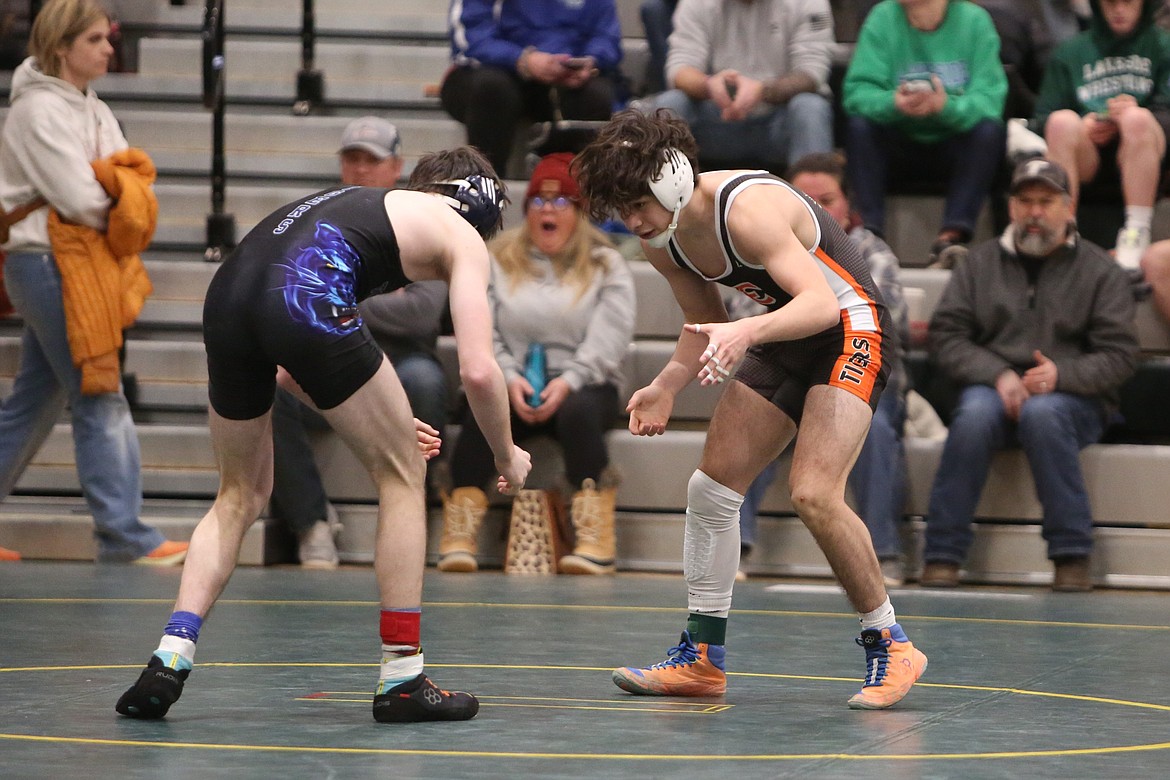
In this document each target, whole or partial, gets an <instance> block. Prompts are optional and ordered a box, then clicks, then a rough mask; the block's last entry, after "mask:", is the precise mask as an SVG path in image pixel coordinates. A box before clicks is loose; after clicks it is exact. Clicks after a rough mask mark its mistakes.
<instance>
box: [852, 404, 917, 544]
mask: <svg viewBox="0 0 1170 780" xmlns="http://www.w3.org/2000/svg"><path fill="white" fill-rule="evenodd" d="M905 422H906V399H905V397H904V396H903V395H902V394H901V393H896V392H893V391H889V392H885V393H882V397H881V398H880V399H879V400H878V407H877V411H876V412H874V415H873V421H872V422H871V423H870V425H869V433H868V434H867V435H866V437H865V444H864V445H862V447H861V453H860V454H859V455H858V456H857V462H856V463H854V464H853V471H851V472H850V473H849V487H850V488H852V490H853V498H854V500H855V501H856V502H857V513H858V514H859V515H861V519H862V520H863V521H864V522H865V527H866V528H868V529H869V535H870V538H872V539H873V550H874V552H876V553H877V557H878V559H879V560H883V561H886V560H897V559H898V558H899V557H900V556H901V555H902V540H901V538H900V537H899V535H898V529H899V526H900V525H901V522H902V515H903V511H904V509H905V506H906V455H905V451H904V450H903V447H902V428H903V425H904V424H905Z"/></svg>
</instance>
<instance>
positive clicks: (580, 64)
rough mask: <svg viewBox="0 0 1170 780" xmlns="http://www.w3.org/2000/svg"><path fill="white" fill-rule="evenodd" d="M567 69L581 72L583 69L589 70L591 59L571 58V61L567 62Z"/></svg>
mask: <svg viewBox="0 0 1170 780" xmlns="http://www.w3.org/2000/svg"><path fill="white" fill-rule="evenodd" d="M565 67H566V68H568V69H569V70H581V69H582V68H587V67H589V58H588V57H570V58H569V59H567V60H565Z"/></svg>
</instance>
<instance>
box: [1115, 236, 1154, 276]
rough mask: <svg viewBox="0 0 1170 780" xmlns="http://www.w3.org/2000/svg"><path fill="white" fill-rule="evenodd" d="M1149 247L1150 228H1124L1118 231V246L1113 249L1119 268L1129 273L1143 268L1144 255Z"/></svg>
mask: <svg viewBox="0 0 1170 780" xmlns="http://www.w3.org/2000/svg"><path fill="white" fill-rule="evenodd" d="M1149 247H1150V229H1149V228H1131V227H1123V228H1122V229H1121V230H1119V231H1117V244H1116V246H1115V247H1114V248H1113V256H1114V257H1115V258H1116V260H1117V264H1118V265H1119V266H1121V267H1122V268H1124V269H1125V270H1127V271H1134V270H1137V269H1139V268H1140V267H1141V263H1142V255H1144V254H1145V253H1146V250H1147V249H1149Z"/></svg>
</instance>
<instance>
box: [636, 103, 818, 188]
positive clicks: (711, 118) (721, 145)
mask: <svg viewBox="0 0 1170 780" xmlns="http://www.w3.org/2000/svg"><path fill="white" fill-rule="evenodd" d="M647 104H648V105H647V108H646V109H645V110H647V111H653V110H654V109H657V108H669V109H670V110H671V111H674V112H675V113H676V114H678V115H679V116H680V117H682V118H683V120H685V121H686V123H687V124H688V125H690V127H691V132H692V133H693V134H694V136H695V141H696V142H697V143H698V144H699V150H700V151H699V157H700V158H702V159H703V160H705V161H711V162H726V163H733V164H741V163H743V162H745V161H750V162H751V163H752V164H758V165H761V166H763V167H766V168H768V169H769V170H777V171H780V170H784V169H785V168H787V167H788V166H789V165H791V164H792V163H794V162H796V161H797V160H799V159H800V158H801V157H803V156H805V155H806V154H812V153H813V152H831V151H832V150H833V107H832V105H831V104H830V103H829V101H828V99H827V98H825V97H824V96H823V95H817V94H814V93H812V92H802V93H800V94H799V95H796V96H795V97H794V98H792V100H790V101H788V103H787V104H786V105H783V106H776V107H774V108H773V109H772V110H771V111H769V112H768V113H766V114H762V115H760V116H753V117H750V118H748V119H745V120H742V121H739V122H725V121H723V120H722V119H721V118H720V117H719V107H718V106H717V105H715V103H713V102H712V101H710V100H702V101H695V100H691V99H690V98H689V97H687V95H686V93H685V92H683V91H682V90H680V89H670V90H667V91H666V92H663V93H662V94H660V95H655V96H654V97H652V98H648V99H647Z"/></svg>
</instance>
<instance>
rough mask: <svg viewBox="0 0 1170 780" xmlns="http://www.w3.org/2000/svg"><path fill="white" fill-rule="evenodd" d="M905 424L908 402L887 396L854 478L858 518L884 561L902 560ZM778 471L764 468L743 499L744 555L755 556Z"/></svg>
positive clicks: (898, 396) (892, 394)
mask: <svg viewBox="0 0 1170 780" xmlns="http://www.w3.org/2000/svg"><path fill="white" fill-rule="evenodd" d="M905 421H906V401H905V398H904V397H903V396H902V395H901V394H899V393H895V392H888V393H882V397H881V400H879V401H878V408H877V411H876V412H875V413H874V416H873V422H872V423H870V426H869V433H868V434H867V435H866V437H865V444H864V445H863V446H862V448H861V454H860V455H858V456H857V462H856V463H855V464H853V471H852V472H850V474H849V487H850V488H852V490H853V498H854V499H855V501H856V502H857V507H858V514H860V515H861V519H862V520H863V521H864V522H865V526H866V528H868V529H869V535H870V537H871V538H872V539H873V548H874V551H875V552H876V553H877V556H878V558H879V559H881V560H889V559H897V558H898V557H899V556H900V555H901V554H902V542H901V538H900V537H899V536H898V525H899V523H900V522H901V520H902V511H903V508H904V506H905V503H906V462H905V455H904V452H903V448H902V426H903V423H905ZM776 468H777V465H776V462H775V461H773V462H772V463H769V464H768V465H767V466H765V467H764V470H763V471H761V472H760V474H759V476H757V477H756V478H755V480H753V481H752V484H751V485H750V486H749V487H748V490H747V493H746V494H745V495H744V497H743V504H741V505H740V508H739V540H740V546H741V547H743V548H744V549H747V550H750V549H751V548H752V547H753V546H754V545H755V543H756V517H757V515H758V514H759V511H760V504H761V503H762V502H763V500H764V493H766V492H767V490H768V485H770V484H772V482H773V480H775V479H776Z"/></svg>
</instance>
